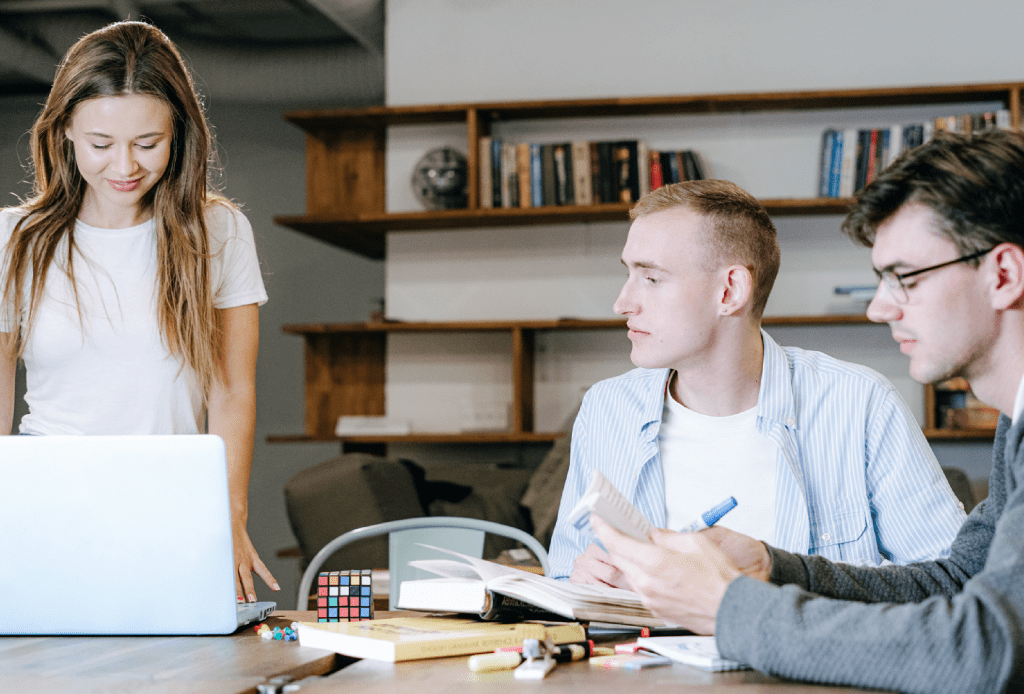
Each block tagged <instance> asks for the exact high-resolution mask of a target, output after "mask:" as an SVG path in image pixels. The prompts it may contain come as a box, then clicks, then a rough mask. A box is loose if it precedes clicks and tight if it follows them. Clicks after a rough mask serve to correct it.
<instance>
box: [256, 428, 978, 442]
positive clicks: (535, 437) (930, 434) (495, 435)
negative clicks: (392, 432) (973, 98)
mask: <svg viewBox="0 0 1024 694" xmlns="http://www.w3.org/2000/svg"><path fill="white" fill-rule="evenodd" d="M923 431H924V436H925V438H926V439H928V440H929V441H983V442H991V441H992V438H993V437H994V436H995V430H994V429H924V430H923ZM562 436H563V433H562V432H521V433H513V432H501V431H496V432H472V433H453V434H445V433H429V432H422V433H412V434H405V435H403V436H344V437H340V436H311V435H308V434H271V435H270V436H267V443H383V444H388V443H452V444H457V443H466V444H473V443H551V442H553V441H555V440H557V439H559V438H561V437H562Z"/></svg>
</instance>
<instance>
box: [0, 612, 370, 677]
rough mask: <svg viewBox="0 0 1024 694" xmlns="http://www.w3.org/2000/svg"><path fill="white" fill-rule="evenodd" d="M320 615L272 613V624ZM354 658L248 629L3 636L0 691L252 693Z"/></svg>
mask: <svg viewBox="0 0 1024 694" xmlns="http://www.w3.org/2000/svg"><path fill="white" fill-rule="evenodd" d="M301 619H306V620H312V619H315V616H314V615H313V613H310V612H288V611H277V612H274V613H273V614H272V615H271V616H270V617H269V618H268V619H267V624H269V625H270V626H271V627H274V626H281V627H285V626H288V625H289V624H291V623H292V622H293V621H296V620H301ZM352 662H354V661H353V659H351V658H346V657H344V656H339V655H336V654H334V653H330V652H328V651H322V650H319V649H315V648H301V647H299V644H298V641H291V642H287V643H285V642H282V641H266V640H264V639H261V638H260V637H259V636H257V635H256V633H255V632H254V631H253V630H252V628H250V627H246V628H245V629H242V630H240V631H238V632H235V633H234V634H232V635H230V636H125V637H110V636H7V637H0V692H32V694H37V693H39V694H49V693H50V692H53V693H54V694H72V693H74V694H78V693H79V692H104V693H106V692H111V693H120V692H145V693H147V694H148V693H152V694H177V693H178V692H181V693H182V694H184V693H185V692H189V693H192V692H202V693H203V694H242V693H255V692H256V685H258V684H263V683H264V682H266V681H267V679H269V678H271V677H277V676H280V675H291V676H292V677H294V678H295V679H302V678H304V677H309V676H311V675H323V674H327V673H330V672H333V671H335V670H337V669H338V668H340V667H343V666H344V665H347V664H349V663H352Z"/></svg>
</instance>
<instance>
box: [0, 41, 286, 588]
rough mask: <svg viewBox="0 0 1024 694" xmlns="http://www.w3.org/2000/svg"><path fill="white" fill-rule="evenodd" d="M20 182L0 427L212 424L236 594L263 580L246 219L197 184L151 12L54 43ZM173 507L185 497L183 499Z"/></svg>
mask: <svg viewBox="0 0 1024 694" xmlns="http://www.w3.org/2000/svg"><path fill="white" fill-rule="evenodd" d="M31 152H32V165H33V168H34V174H35V185H34V187H33V191H32V195H31V197H29V199H28V200H27V201H26V202H25V203H24V204H23V205H21V206H20V207H14V208H8V209H4V210H0V290H2V300H3V303H2V304H0V433H5V434H6V433H8V432H9V431H10V430H11V428H12V425H13V421H12V420H13V412H14V374H15V365H16V363H17V360H18V358H21V359H22V360H23V362H24V364H25V368H26V372H27V382H28V388H27V392H26V394H25V401H26V403H27V404H28V407H29V412H28V414H27V415H25V417H24V418H23V419H22V420H21V423H20V432H21V433H22V434H34V435H43V436H45V435H53V434H72V435H90V434H198V433H202V432H204V431H208V432H209V433H211V434H217V435H219V436H220V437H221V438H223V439H224V443H225V445H226V448H227V462H228V477H229V480H228V484H229V491H230V496H231V522H232V535H233V539H234V547H235V566H236V567H237V575H236V581H235V583H236V586H237V588H238V595H239V599H240V600H241V599H243V596H244V599H248V600H250V601H252V600H255V599H256V596H255V592H254V589H253V580H252V572H253V571H255V572H256V573H257V574H259V575H260V576H261V577H262V578H263V580H264V581H266V582H267V583H268V585H270V586H271V588H273V589H274V590H278V585H277V583H276V581H275V580H274V577H273V576H272V575H271V574H270V572H269V571H268V570H267V567H266V566H265V565H264V564H263V562H262V561H261V560H260V558H259V555H258V554H257V552H256V550H255V548H254V547H253V545H252V542H251V541H250V540H249V535H248V532H247V531H246V520H247V517H248V500H247V496H248V487H249V472H250V469H251V466H252V451H253V436H254V430H255V409H256V399H255V373H256V352H257V349H258V343H259V331H258V327H259V315H258V309H257V307H258V306H259V305H260V304H262V303H264V302H265V301H266V300H267V295H266V291H265V290H264V287H263V280H262V278H261V276H260V270H259V263H258V261H257V258H256V249H255V245H254V243H253V234H252V228H251V227H250V226H249V222H248V220H246V218H245V217H244V216H243V215H242V213H241V212H239V211H238V209H236V208H235V207H234V206H233V205H232V204H231V203H229V202H228V201H227V200H225V199H224V198H222V197H220V196H218V195H216V194H215V193H213V192H212V191H211V190H210V188H209V186H208V175H207V174H208V164H209V162H210V160H211V156H212V153H213V142H212V136H211V133H210V130H209V127H208V125H207V122H206V117H205V114H204V113H203V109H202V106H201V105H200V102H199V98H198V97H197V95H196V92H195V88H194V86H193V83H192V78H191V76H190V74H189V71H188V69H187V68H186V67H185V64H184V62H183V61H182V59H181V56H180V54H179V53H178V51H177V49H176V48H175V47H174V45H173V44H172V43H171V41H170V40H169V39H168V38H167V37H166V36H165V35H164V34H163V33H161V32H160V31H159V30H157V29H156V28H154V27H152V26H150V25H148V24H145V23H142V22H119V23H117V24H112V25H110V26H107V27H105V28H103V29H100V30H99V31H95V32H93V33H91V34H88V35H86V36H85V37H83V38H82V39H80V40H79V41H78V42H77V43H76V44H75V45H74V46H72V47H71V49H70V50H69V51H68V53H67V55H66V56H65V57H64V60H63V62H62V63H61V65H60V67H59V68H58V70H57V75H56V77H55V79H54V83H53V88H52V89H51V90H50V94H49V96H48V97H47V99H46V103H45V105H44V106H43V110H42V112H41V113H40V115H39V117H38V118H37V119H36V122H35V124H34V125H33V127H32V131H31ZM183 511H184V512H187V510H183Z"/></svg>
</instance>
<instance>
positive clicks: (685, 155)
mask: <svg viewBox="0 0 1024 694" xmlns="http://www.w3.org/2000/svg"><path fill="white" fill-rule="evenodd" d="M479 154H480V207H484V208H494V207H543V206H545V205H593V204H598V203H610V202H626V203H632V202H636V201H637V200H639V199H640V197H641V196H643V195H645V194H646V193H648V192H650V191H651V190H654V189H656V188H659V187H660V186H662V185H664V184H667V183H679V182H681V181H689V180H700V179H703V178H704V166H703V164H702V163H701V160H700V157H699V156H698V155H697V154H696V152H693V151H692V150H683V151H661V150H652V149H650V148H649V147H648V146H647V143H646V142H644V141H643V140H618V141H601V142H588V141H582V140H578V141H573V142H565V143H556V144H533V143H525V142H520V143H512V142H505V141H503V140H501V139H500V138H496V137H482V138H480V152H479Z"/></svg>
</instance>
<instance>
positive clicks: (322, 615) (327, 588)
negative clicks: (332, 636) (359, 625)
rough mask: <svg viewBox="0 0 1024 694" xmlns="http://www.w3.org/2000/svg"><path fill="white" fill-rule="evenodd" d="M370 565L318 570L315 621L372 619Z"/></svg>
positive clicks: (359, 620)
mask: <svg viewBox="0 0 1024 694" xmlns="http://www.w3.org/2000/svg"><path fill="white" fill-rule="evenodd" d="M370 574H371V572H370V569H352V570H349V571H321V572H320V575H319V576H318V577H317V587H316V617H317V621H318V622H362V621H364V620H367V619H373V585H372V583H371V575H370Z"/></svg>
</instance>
